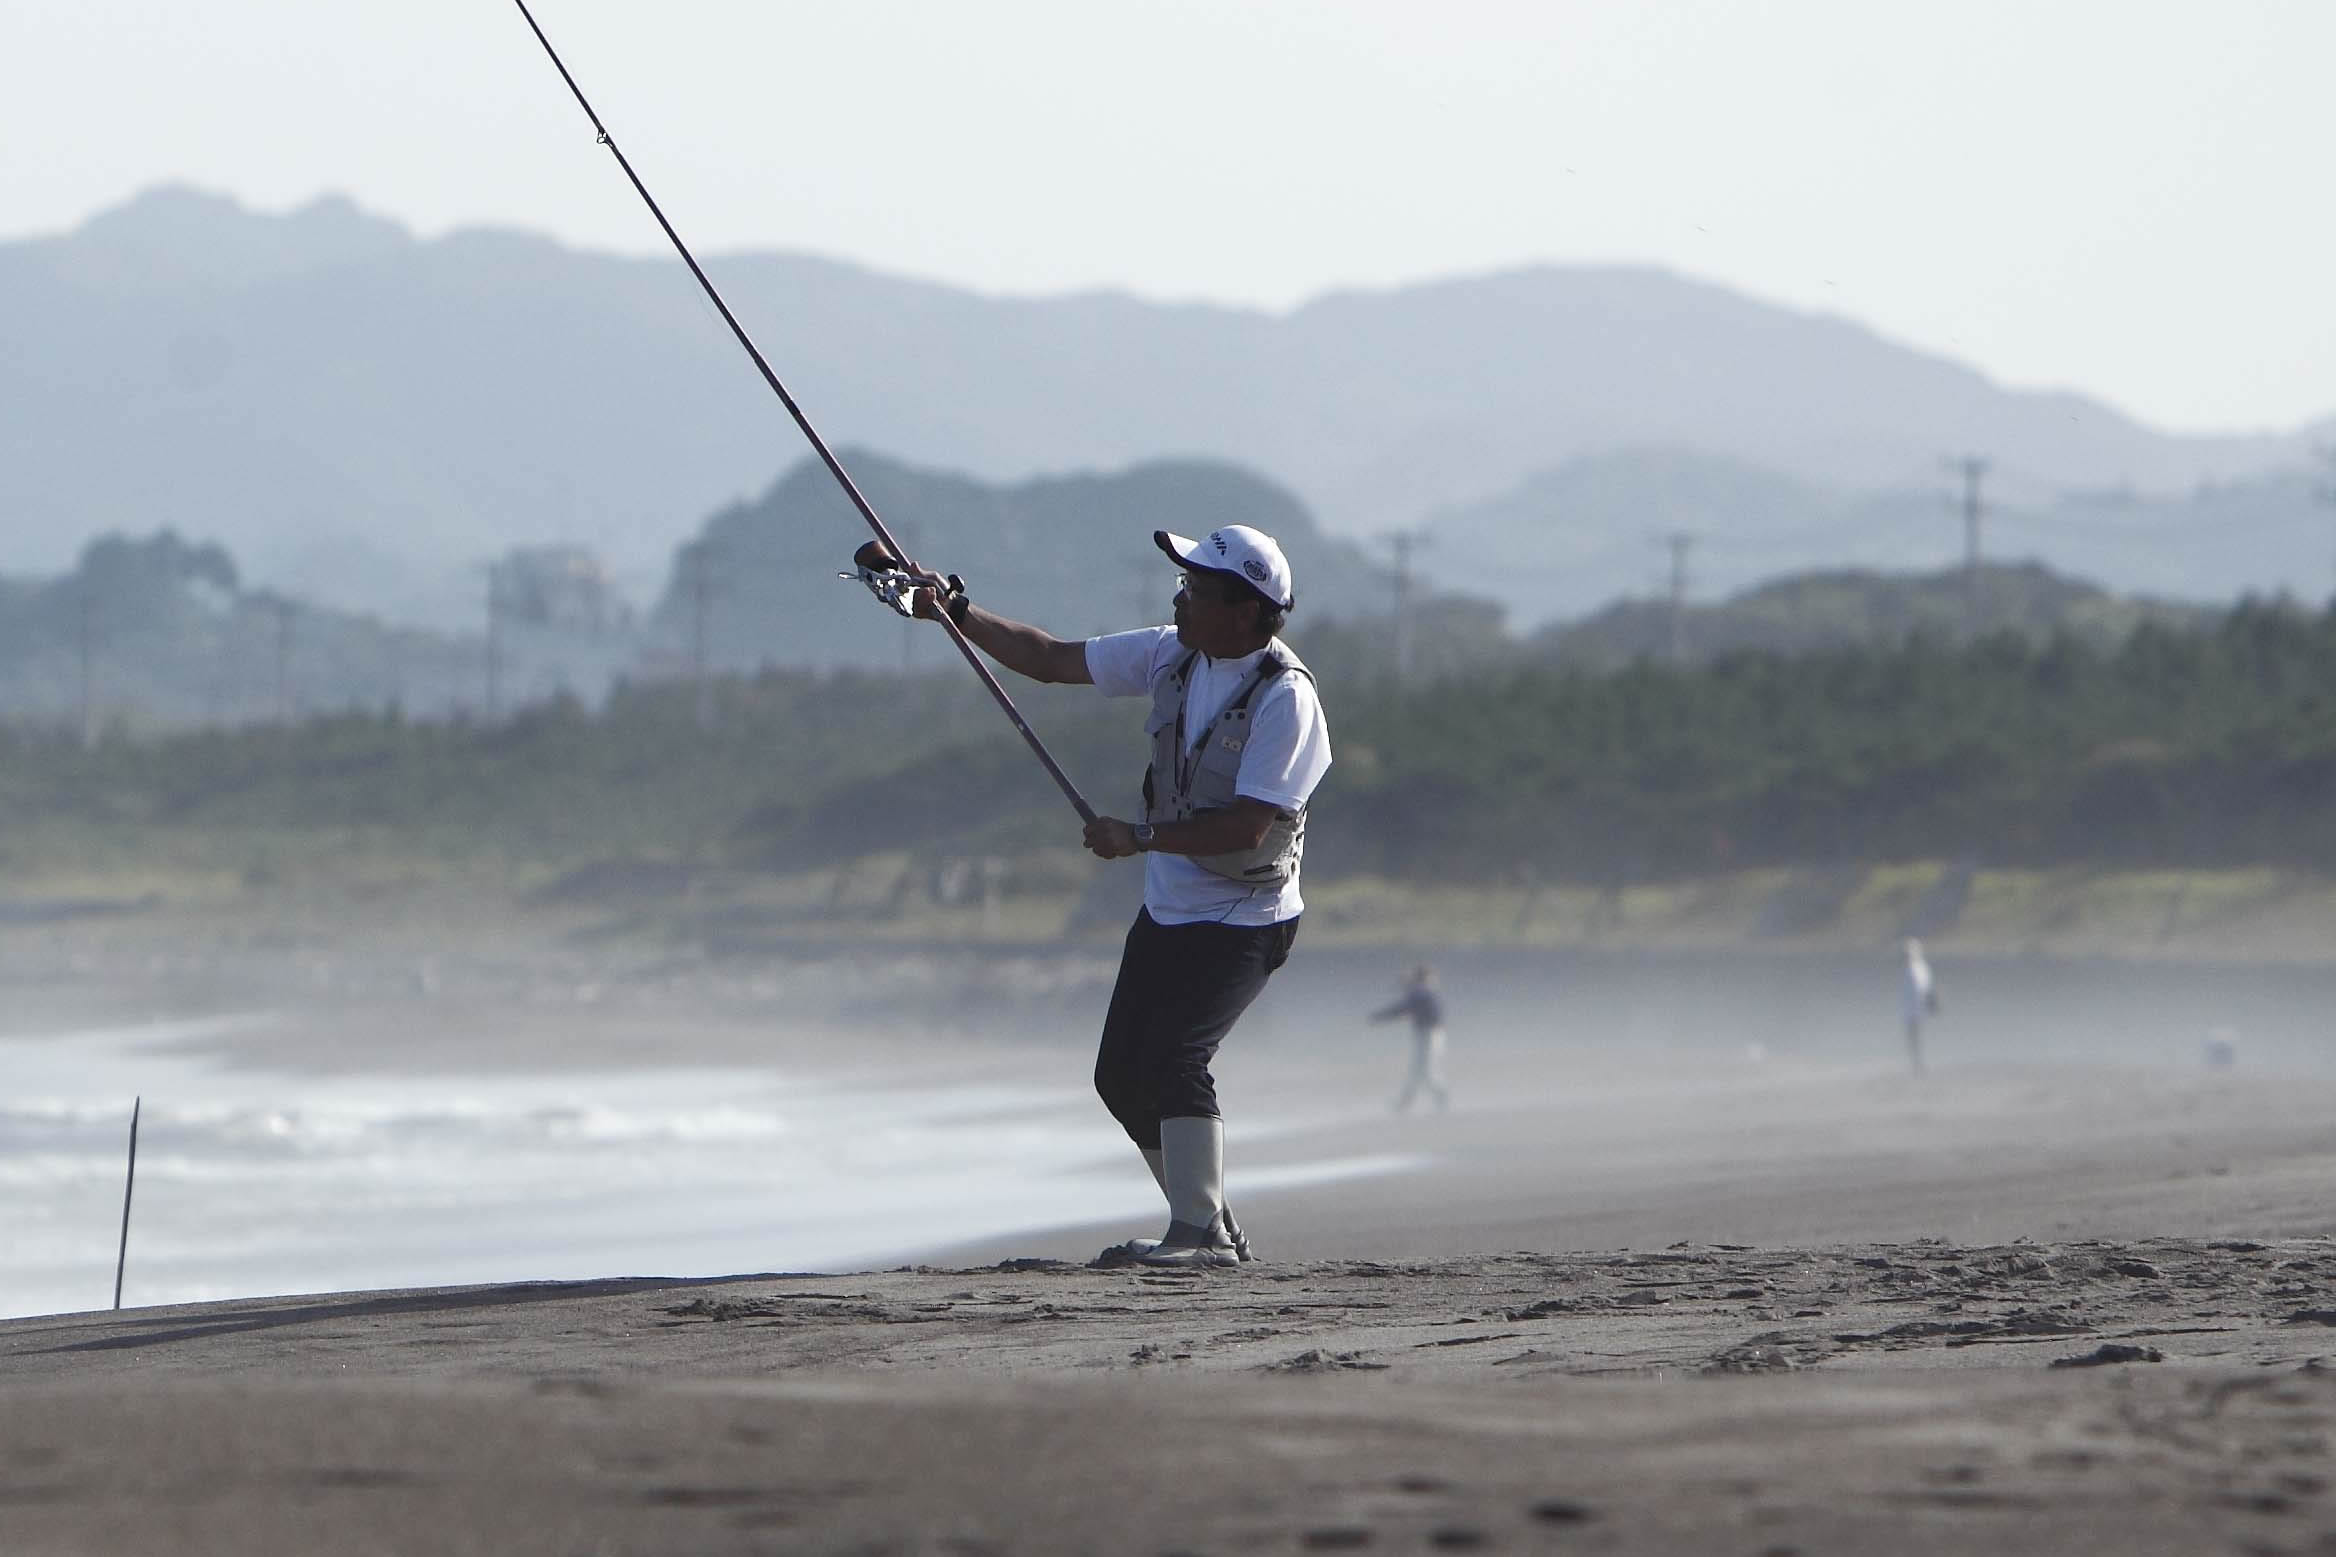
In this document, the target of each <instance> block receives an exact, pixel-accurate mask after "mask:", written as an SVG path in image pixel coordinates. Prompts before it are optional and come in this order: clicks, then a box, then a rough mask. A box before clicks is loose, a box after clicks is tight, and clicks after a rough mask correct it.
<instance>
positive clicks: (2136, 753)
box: [0, 605, 2336, 928]
mask: <svg viewBox="0 0 2336 1557" xmlns="http://www.w3.org/2000/svg"><path fill="white" fill-rule="evenodd" d="M1299 646H1300V648H1301V651H1302V652H1307V653H1308V654H1309V656H1310V658H1312V659H1313V661H1314V662H1315V665H1316V668H1317V670H1318V671H1319V672H1320V673H1321V676H1322V679H1323V682H1324V684H1325V686H1326V687H1327V688H1328V696H1329V705H1330V711H1331V718H1332V725H1333V730H1334V733H1335V739H1336V743H1337V747H1338V751H1339V762H1338V765H1337V766H1336V767H1335V768H1334V769H1333V771H1332V774H1331V777H1330V779H1329V780H1328V781H1327V783H1326V785H1325V788H1324V790H1323V793H1322V794H1321V796H1320V797H1319V800H1318V808H1317V819H1316V823H1315V829H1314V834H1313V847H1312V850H1311V853H1310V859H1309V865H1310V870H1311V873H1312V875H1313V877H1314V878H1315V879H1316V880H1318V881H1320V882H1322V883H1323V884H1325V885H1328V884H1330V883H1333V882H1336V881H1338V880H1340V879H1342V878H1363V877H1371V878H1379V879H1386V880H1401V881H1409V882H1415V883H1418V882H1437V881H1441V882H1456V883H1457V882H1478V883H1487V882H1501V883H1507V884H1509V885H1511V886H1514V887H1516V888H1517V889H1518V890H1526V889H1527V888H1530V887H1533V886H1536V885H1549V886H1555V885H1557V884H1560V883H1579V884H1584V885H1588V886H1593V887H1598V888H1601V889H1604V890H1610V891H1611V890H1620V889H1621V888H1622V887H1623V886H1628V885H1641V886H1644V885H1652V884H1657V883H1661V882H1664V881H1676V880H1684V879H1689V878H1707V877H1714V876H1718V875H1723V874H1727V873H1731V872H1735V873H1740V872H1745V871H1754V870H1759V869H1763V868H1799V869H1803V870H1806V869H1809V868H1811V867H1834V866H1840V867H1849V866H1866V865H1872V864H1877V863H1887V862H1892V861H1901V862H1910V861H1933V862H1935V861H1939V860H1969V861H1975V862H1978V863H1981V864H1984V865H1986V866H1988V867H1990V868H2018V869H2026V870H2050V869H2057V868H2063V867H2069V866H2076V865H2096V866H2103V867H2109V866H2114V867H2117V868H2120V869H2127V870H2141V869H2184V868H2236V867H2244V866H2264V867H2281V868H2310V869H2330V868H2336V695H2332V692H2331V689H2332V688H2336V615H2318V616H2313V615H2306V614H2303V613H2300V612H2297V611H2295V610H2292V609H2287V608H2282V607H2277V606H2268V605H2247V606H2242V607H2241V608H2239V609H2238V610H2236V611H2234V612H2232V613H2231V614H2230V615H2228V616H2227V617H2226V618H2225V619H2224V620H2222V621H2221V622H2220V623H2218V624H2216V625H2215V626H2213V627H2211V628H2207V629H2198V630H2184V629H2176V628H2169V627H2162V626H2154V625H2152V626H2144V627H2143V628H2141V629H2139V630H2138V631H2136V632H2135V633H2133V634H2132V635H2131V636H2130V637H2128V638H2127V639H2126V640H2125V641H2124V642H2123V643H2122V644H2120V645H2118V646H2116V647H2114V648H2104V647H2100V646H2098V645H2095V644H2093V643H2090V642H2088V641H2087V640H2085V639H2082V638H2079V637H2076V636H2073V635H2065V634H2064V635H2060V636H2057V637H2054V638H2052V639H2050V640H2047V641H2044V642H2041V643H2037V642H2031V641H2029V640H2027V639H2024V638H2020V637H2017V636H2011V635H2005V636H1999V637H1993V638H1988V639H1984V640H1981V641H1978V642H1975V643H1970V644H1963V645H1955V644H1949V643H1946V642H1944V641H1942V640H1939V639H1936V638H1931V637H1920V636H1918V637H1916V638H1913V639H1911V640H1908V641H1907V642H1905V643H1903V644H1901V645H1899V646H1897V647H1895V648H1891V649H1885V650H1879V651H1875V650H1833V651H1827V652H1824V653H1818V654H1809V655H1802V656H1794V657H1787V656H1780V655H1773V654H1765V653H1741V654H1736V655H1731V656H1727V657H1723V658H1721V659H1719V660H1717V661H1715V662H1713V663H1712V664H1710V665H1709V666H1705V667H1681V668H1672V667H1665V666H1658V665H1654V664H1651V663H1645V662H1642V663H1639V664H1636V665H1633V666H1631V667H1628V668H1626V669H1624V670H1621V671H1618V672H1614V673H1611V674H1593V673H1588V672H1582V671H1574V670H1565V669H1552V668H1549V667H1522V668H1519V667H1511V668H1506V669H1502V670H1500V671H1498V672H1497V673H1476V674H1469V675H1460V676H1455V677H1452V678H1449V679H1445V680H1442V681H1438V682H1435V683H1432V684H1422V685H1418V686H1415V687H1413V688H1410V689H1397V688H1394V687H1392V686H1390V685H1389V684H1388V683H1387V682H1386V681H1385V679H1384V678H1383V677H1378V676H1375V675H1373V674H1367V673H1365V671H1366V667H1364V666H1363V665H1359V664H1356V663H1353V662H1352V661H1351V659H1350V658H1349V656H1350V655H1352V654H1357V653H1362V652H1364V651H1366V650H1370V649H1372V648H1373V646H1372V645H1369V644H1367V643H1363V642H1358V641H1349V642H1346V643H1344V644H1343V645H1342V644H1340V643H1335V642H1332V641H1329V640H1328V639H1326V640H1325V641H1324V642H1323V643H1322V644H1320V645H1314V644H1310V643H1309V642H1308V641H1307V640H1306V639H1305V638H1304V637H1303V636H1302V635H1301V637H1300V639H1299ZM710 691H711V693H712V695H711V697H710V698H709V699H708V700H707V703H706V706H705V707H704V708H703V710H701V709H700V707H699V706H698V703H697V701H696V700H695V699H694V698H693V696H692V694H691V692H690V689H689V688H687V687H686V686H681V685H674V684H664V685H659V686H635V687H630V688H624V689H620V690H619V691H618V692H617V693H616V694H615V695H614V696H613V697H612V699H611V700H610V702H609V704H608V706H607V707H606V709H605V710H603V711H601V712H598V713H594V712H589V711H587V710H586V709H584V708H583V707H581V706H579V705H577V704H575V703H573V702H556V703H552V704H548V705H543V706H540V707H538V708H535V709H532V710H529V711H527V712H525V713H523V714H521V715H519V716H517V717H514V718H512V719H510V720H507V721H503V722H500V723H495V724H466V723H454V724H425V723H409V722H406V721H403V720H401V719H399V718H397V717H395V716H342V717H335V718H330V719H319V720H313V721H309V722H306V723H302V724H296V725H285V726H261V727H251V728H245V729H242V730H237V731H232V732H229V731H213V732H207V733H199V734H188V735H180V736H173V737H168V738H164V739H157V740H152V741H129V740H121V739H114V740H108V741H104V742H101V743H99V744H98V745H97V746H95V747H94V748H87V749H85V748H84V747H83V746H82V745H81V744H80V743H79V742H77V741H74V740H71V739H68V738H66V737H65V736H63V735H62V734H58V733H53V732H52V733H42V732H37V731H28V730H17V731H14V732H10V733H5V734H0V817H4V818H5V819H6V826H7V832H6V835H5V838H4V840H0V851H4V858H5V860H6V861H7V862H9V863H11V864H13V865H15V866H16V867H18V868H19V869H25V868H30V867H33V866H35V865H38V866H40V867H42V868H55V867H57V866H59V865H60V864H62V863H64V862H65V861H67V860H69V859H71V858H74V857H76V856H78V855H82V854H85V853H104V852H109V851H116V850H120V849H122V848H124V847H127V846H128V841H129V840H137V841H138V847H140V848H143V849H146V850H148V851H150V852H151V851H159V852H161V853H168V854H171V855H172V856H173V857H178V858H184V859H188V860H190V861H193V860H195V858H196V856H197V855H202V854H204V852H205V851H201V850H196V851H194V853H192V854H190V853H188V852H187V851H188V850H189V848H190V845H191V843H192V841H193V840H197V839H205V838H209V839H214V840H218V841H219V843H218V847H217V849H215V850H212V851H209V853H208V855H207V868H214V869H220V870H231V871H233V870H240V871H251V870H258V871H261V872H262V873H264V872H265V870H266V869H267V866H266V862H265V860H264V859H261V858H259V855H260V854H262V853H264V852H265V850H263V849H261V847H260V845H259V844H258V843H255V842H254V840H275V842H273V843H271V844H269V845H268V847H269V848H279V849H280V848H284V847H291V846H293V845H292V844H291V843H290V842H288V840H299V839H311V840H314V839H324V838H331V839H335V840H339V843H338V844H337V845H336V846H337V847H342V848H347V849H351V850H375V851H379V852H381V853H384V854H395V855H399V856H402V857H406V858H411V859H443V860H452V861H468V862H477V861H482V860H500V861H504V862H508V863H510V864H512V865H515V866H526V867H529V868H531V869H539V870H560V869H566V868H570V867H573V866H575V865H579V864H582V863H585V862H588V861H593V860H605V859H612V858H639V859H653V860H668V861H680V862H688V863H692V864H695V865H701V866H707V867H720V868H724V869H731V870H740V869H743V870H752V871H764V872H772V871H800V870H812V869H831V868H833V867H834V866H836V865H839V864H841V863H843V862H845V861H848V860H851V859H854V858H857V857H861V856H865V855H869V854H871V853H872V852H874V851H877V850H881V849H894V850H906V851H910V852H912V853H921V854H924V855H927V856H937V855H943V854H957V855H964V854H982V853H989V854H1003V855H1014V854H1025V853H1028V852H1030V851H1032V850H1035V849H1039V848H1042V847H1048V846H1053V847H1061V846H1063V845H1065V844H1066V843H1069V842H1073V841H1075V835H1074V834H1073V832H1072V827H1073V823H1072V819H1071V817H1070V816H1069V813H1068V811H1067V808H1065V807H1064V805H1063V803H1062V801H1061V798H1060V797H1059V796H1058V795H1057V794H1056V793H1055V792H1054V790H1053V789H1052V787H1051V786H1050V785H1049V784H1048V783H1047V782H1046V780H1045V778H1044V776H1043V775H1042V774H1041V772H1040V771H1039V769H1038V767H1037V765H1036V764H1035V763H1034V762H1033V761H1032V760H1031V759H1030V757H1029V755H1028V753H1027V752H1026V751H1024V750H1023V748H1022V746H1021V744H1020V743H1019V741H1017V740H1016V739H1015V738H1014V737H1013V736H1012V734H1011V733H1010V731H1008V730H1007V729H1006V728H1005V726H1004V723H1003V721H1002V720H1000V719H999V717H998V715H997V713H996V711H995V709H994V708H992V707H991V705H990V704H989V702H988V700H987V699H986V698H985V697H984V696H983V694H982V693H981V692H980V690H979V688H978V687H977V686H975V685H974V684H973V682H972V680H971V678H970V677H967V676H965V675H964V674H963V672H962V671H955V672H935V673H931V674H926V675H919V676H898V675H893V676H885V675H872V674H864V673H847V674H833V675H816V674H813V673H809V672H768V673H765V674H763V675H761V676H757V677H753V678H733V679H725V680H722V681H720V682H718V683H717V684H715V686H714V687H712V688H711V689H710ZM1016 692H1017V697H1018V698H1020V699H1022V700H1023V702H1024V707H1025V710H1026V712H1027V713H1028V714H1029V715H1030V717H1031V718H1032V721H1033V723H1034V724H1036V725H1037V727H1038V728H1039V729H1040V730H1041V731H1042V732H1043V733H1044V734H1045V736H1046V737H1047V739H1048V741H1049V743H1050V744H1051V745H1052V746H1053V747H1054V748H1055V750H1056V752H1057V754H1058V755H1059V756H1060V757H1061V758H1062V760H1063V761H1064V763H1065V766H1066V767H1067V768H1068V769H1069V770H1070V771H1071V773H1072V775H1073V777H1074V778H1075V779H1076V780H1077V781H1078V782H1079V783H1080V784H1081V786H1082V787H1083V788H1084V789H1085V790H1086V791H1087V793H1088V794H1089V796H1090V797H1091V798H1092V799H1093V800H1094V802H1095V803H1096V805H1097V806H1098V808H1099V809H1102V810H1105V811H1120V812H1124V811H1125V810H1126V809H1127V808H1128V807H1129V805H1130V803H1131V796H1132V792H1133V790H1134V787H1135V780H1136V777H1137V767H1138V764H1139V762H1140V742H1139V740H1138V738H1137V736H1136V733H1135V726H1136V722H1137V720H1138V717H1139V713H1140V710H1139V709H1138V708H1137V706H1136V705H1135V704H1134V703H1132V702H1117V703H1105V702H1102V701H1099V700H1097V699H1095V698H1094V697H1093V696H1092V695H1091V694H1089V693H1087V692H1086V691H1085V690H1084V689H1069V688H1029V687H1017V689H1016ZM229 840H233V841H232V843H230V842H229ZM255 851H256V852H255ZM1777 912H1779V913H1782V912H1784V910H1783V909H1779V910H1777ZM1781 927H1782V928H1789V925H1787V926H1781Z"/></svg>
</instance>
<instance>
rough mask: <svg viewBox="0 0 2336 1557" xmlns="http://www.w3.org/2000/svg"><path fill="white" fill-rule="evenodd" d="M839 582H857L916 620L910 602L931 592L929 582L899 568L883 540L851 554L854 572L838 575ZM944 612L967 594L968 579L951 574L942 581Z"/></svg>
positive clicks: (913, 608)
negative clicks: (919, 592) (927, 590)
mask: <svg viewBox="0 0 2336 1557" xmlns="http://www.w3.org/2000/svg"><path fill="white" fill-rule="evenodd" d="M836 577H837V578H840V579H857V580H859V581H860V582H861V583H862V584H864V585H866V586H867V588H868V593H869V594H871V595H874V596H875V597H876V598H877V599H878V600H881V601H883V602H884V604H886V605H887V606H890V607H891V608H892V609H893V610H894V611H895V612H897V613H898V614H900V615H902V616H905V617H908V618H910V619H911V620H912V621H913V620H914V619H915V618H916V614H917V613H916V606H915V604H914V602H913V600H912V599H911V597H912V596H914V595H915V594H916V592H917V591H918V590H920V589H932V588H934V587H935V586H934V584H933V582H932V580H930V579H923V578H919V577H917V576H916V575H915V574H913V573H911V572H909V571H908V570H907V569H906V568H904V567H902V566H901V565H900V561H899V559H898V558H896V557H894V556H893V555H892V553H891V552H889V551H886V550H885V549H884V545H883V543H882V542H880V541H869V542H867V543H865V544H864V545H862V546H861V547H860V549H859V550H858V551H855V552H853V553H852V571H851V572H849V573H838V574H837V575H836ZM940 589H941V609H942V610H943V611H944V612H946V611H947V610H948V609H949V602H950V601H952V600H954V599H956V598H958V597H959V596H961V595H963V594H964V593H965V580H963V579H961V578H959V577H958V576H957V575H956V574H954V573H952V574H950V575H949V577H948V578H947V579H945V580H943V581H942V584H941V586H940Z"/></svg>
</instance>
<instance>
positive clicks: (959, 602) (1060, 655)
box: [910, 568, 1095, 686]
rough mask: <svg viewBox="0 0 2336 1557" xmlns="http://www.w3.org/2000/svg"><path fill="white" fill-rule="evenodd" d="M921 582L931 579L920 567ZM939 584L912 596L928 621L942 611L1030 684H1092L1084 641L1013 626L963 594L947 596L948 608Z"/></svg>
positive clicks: (979, 646)
mask: <svg viewBox="0 0 2336 1557" xmlns="http://www.w3.org/2000/svg"><path fill="white" fill-rule="evenodd" d="M915 571H916V573H917V576H918V577H920V578H926V579H931V578H932V577H933V575H931V574H930V573H927V572H926V571H925V570H924V569H922V568H918V569H916V570H915ZM938 585H939V581H938V580H934V582H933V583H932V584H929V585H927V586H926V587H925V588H922V589H919V590H917V591H916V593H915V594H914V595H913V596H911V597H910V604H911V605H912V606H913V607H914V608H915V610H916V613H917V615H919V616H921V617H924V618H926V619H927V620H931V619H933V618H935V617H938V616H939V615H941V613H942V611H943V610H944V609H946V610H947V612H948V614H949V619H950V620H951V621H953V622H955V623H956V624H957V630H958V631H959V632H961V633H963V634H965V638H966V641H967V642H968V643H970V644H972V645H973V646H974V647H975V648H977V649H979V650H981V651H982V653H984V654H986V655H988V656H989V657H990V658H991V659H993V660H996V661H997V662H998V663H999V664H1001V665H1003V666H1005V667H1006V668H1007V669H1008V670H1010V671H1013V672H1015V673H1016V674H1018V675H1023V676H1028V677H1029V678H1030V679H1031V680H1033V681H1059V682H1068V683H1070V684H1072V685H1076V686H1085V685H1088V684H1091V683H1092V682H1093V681H1094V679H1095V678H1094V677H1093V676H1092V675H1090V674H1089V673H1088V670H1087V644H1086V640H1084V639H1078V638H1057V637H1056V636H1055V635H1054V634H1052V633H1050V632H1047V631H1045V630H1044V629H1042V628H1037V627H1032V626H1030V625H1028V624H1027V623H1023V622H1017V621H1015V620H1013V619H1012V618H1011V617H1004V616H1000V615H998V614H997V613H996V612H995V611H984V610H983V609H982V608H981V607H980V606H977V605H975V604H974V603H973V602H972V601H971V600H968V599H966V598H965V596H963V595H953V596H949V597H947V600H946V604H945V605H944V603H943V596H942V594H941V591H940V588H939V587H938Z"/></svg>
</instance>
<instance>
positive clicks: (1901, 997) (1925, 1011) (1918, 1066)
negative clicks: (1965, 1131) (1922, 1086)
mask: <svg viewBox="0 0 2336 1557" xmlns="http://www.w3.org/2000/svg"><path fill="white" fill-rule="evenodd" d="M1898 1014H1899V1015H1900V1016H1901V1017H1902V1018H1904V1019H1905V1022H1906V1058H1907V1059H1908V1061H1909V1062H1911V1063H1912V1065H1913V1066H1914V1073H1915V1074H1916V1075H1917V1076H1919V1075H1921V1074H1922V1024H1923V1023H1924V1022H1925V1021H1926V1020H1928V1019H1929V1018H1931V1017H1934V1016H1936V1015H1938V1014H1939V987H1938V983H1937V981H1936V980H1934V979H1933V978H1932V977H1931V974H1930V963H1929V961H1928V960H1926V959H1925V958H1924V957H1923V955H1922V942H1920V941H1918V940H1916V939H1914V937H1912V936H1908V937H1907V938H1906V973H1905V976H1904V977H1903V978H1901V979H1900V980H1899V983H1898Z"/></svg>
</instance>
